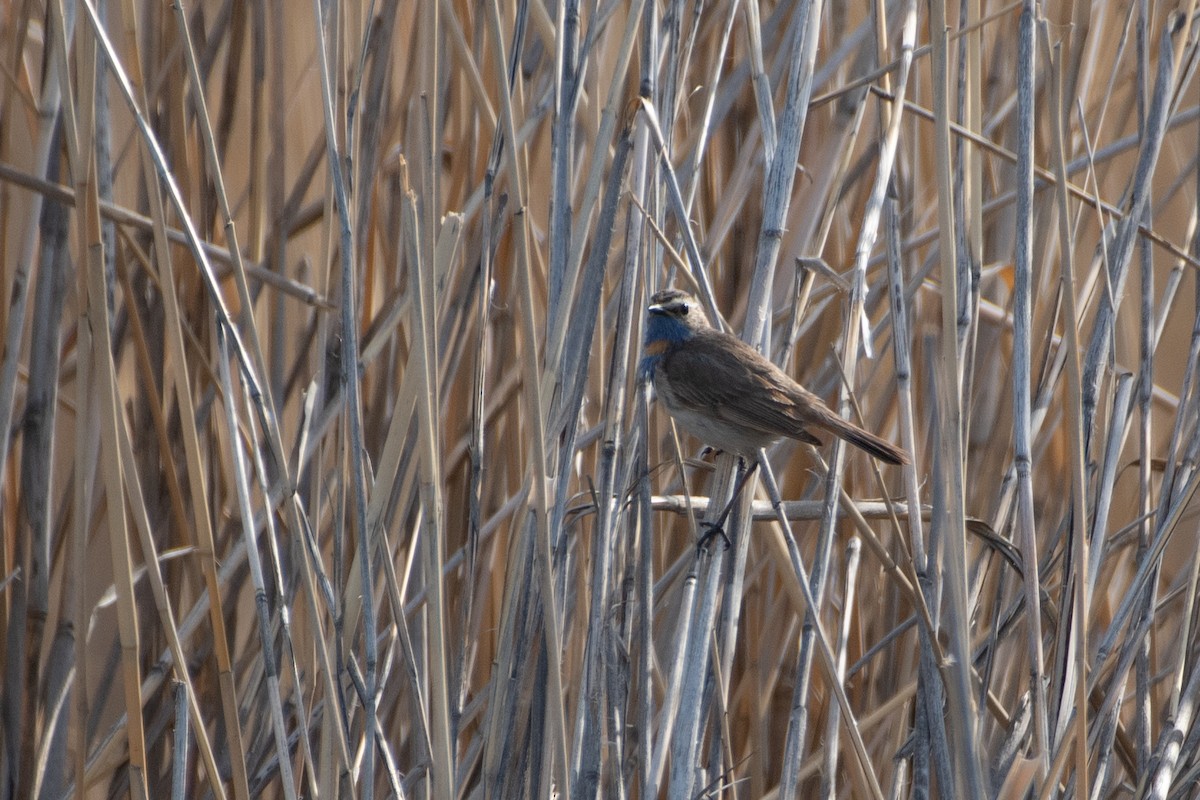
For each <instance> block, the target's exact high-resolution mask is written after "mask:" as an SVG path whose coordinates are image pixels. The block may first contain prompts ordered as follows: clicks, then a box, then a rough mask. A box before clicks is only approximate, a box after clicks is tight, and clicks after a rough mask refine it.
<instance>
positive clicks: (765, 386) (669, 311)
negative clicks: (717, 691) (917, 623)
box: [638, 289, 911, 546]
mask: <svg viewBox="0 0 1200 800" xmlns="http://www.w3.org/2000/svg"><path fill="white" fill-rule="evenodd" d="M638 370H639V374H640V375H641V377H642V378H643V379H647V380H651V381H653V384H654V391H655V394H656V395H657V397H658V400H659V402H660V403H661V404H662V405H663V406H664V407H665V408H666V410H667V413H668V414H670V415H671V416H672V417H673V418H674V419H675V421H676V422H678V423H679V424H680V425H682V426H683V428H684V429H685V430H687V431H688V432H690V433H691V434H693V435H694V436H696V438H698V439H700V440H701V441H703V442H705V443H706V444H708V445H711V446H713V447H715V448H717V449H718V450H721V451H724V452H727V453H734V454H736V455H737V456H739V465H738V467H739V470H738V471H739V476H738V480H737V482H736V484H735V489H734V498H736V497H737V495H738V492H739V491H740V490H741V487H742V485H743V484H744V483H745V481H746V480H747V479H748V478H749V477H750V474H751V473H752V472H753V471H754V469H755V468H756V467H757V466H758V451H759V449H760V448H763V447H767V446H768V445H772V444H774V443H775V442H778V441H780V440H781V439H784V438H788V439H795V440H797V441H801V442H807V443H809V444H813V445H820V444H821V440H820V439H819V438H818V437H817V436H816V434H815V433H814V431H822V432H827V433H831V434H833V435H834V436H837V437H838V438H840V439H844V440H845V441H847V442H849V443H850V444H852V445H855V446H856V447H859V448H861V449H862V450H864V451H866V452H867V453H869V454H870V455H872V456H874V457H875V458H877V459H879V460H880V461H884V462H887V463H888V464H897V465H900V464H908V463H910V461H911V459H910V458H909V455H908V453H907V451H905V450H904V449H903V448H901V447H897V446H896V445H894V444H892V443H891V442H889V441H887V440H886V439H883V438H881V437H879V436H876V435H875V434H873V433H871V432H869V431H866V430H863V429H862V428H860V427H858V426H857V425H855V424H854V423H852V422H849V421H847V420H845V419H842V418H841V417H840V416H839V415H837V414H835V413H834V412H833V411H831V410H830V409H829V407H828V406H826V405H825V403H824V402H822V401H821V398H819V397H817V396H816V395H815V394H813V393H812V392H810V391H808V390H807V389H805V388H804V387H803V386H801V385H800V384H799V383H797V382H796V381H794V380H793V379H792V378H791V376H789V375H788V374H787V373H786V372H784V371H783V370H781V369H780V368H779V367H777V366H776V365H775V364H774V363H773V362H771V361H770V359H768V358H766V357H765V356H764V355H762V354H761V353H759V352H758V351H757V350H755V349H754V348H753V347H751V346H750V345H748V344H746V343H745V342H743V341H742V340H741V339H739V338H738V337H736V336H733V335H732V334H729V333H725V332H724V331H721V330H717V329H716V328H714V327H713V326H712V325H711V324H710V323H709V321H708V317H707V316H706V314H705V312H704V309H703V308H702V307H701V306H700V304H699V303H698V302H696V299H695V298H694V297H692V296H691V295H690V294H687V293H686V292H682V291H679V290H677V289H667V290H664V291H660V292H657V293H655V294H654V295H653V296H651V298H650V305H649V307H648V308H647V320H646V335H645V340H644V342H643V356H642V360H641V362H640V364H639V368H638ZM745 462H749V463H750V464H751V467H750V469H749V470H746V469H745V468H744V467H745ZM732 505H733V501H732V500H731V501H730V503H729V505H728V506H727V507H726V509H725V511H724V512H723V513H722V514H721V516H720V518H719V519H718V521H717V523H716V524H715V525H710V526H708V527H710V528H714V529H715V530H710V532H709V534H707V535H706V536H705V537H704V539H702V540H701V543H702V546H703V542H704V541H706V540H707V539H709V538H711V536H712V535H714V534H715V533H717V532H719V533H721V535H722V537H725V534H724V531H723V530H722V529H721V526H723V525H724V522H725V518H726V516H727V515H728V513H729V510H730V508H732ZM725 539H726V543H728V537H725Z"/></svg>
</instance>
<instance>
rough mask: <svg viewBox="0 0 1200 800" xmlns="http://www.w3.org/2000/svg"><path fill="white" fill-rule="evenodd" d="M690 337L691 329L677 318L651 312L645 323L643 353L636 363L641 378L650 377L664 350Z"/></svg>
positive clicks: (664, 353)
mask: <svg viewBox="0 0 1200 800" xmlns="http://www.w3.org/2000/svg"><path fill="white" fill-rule="evenodd" d="M690 338H692V331H691V330H689V329H688V327H687V326H686V325H684V324H683V323H682V322H680V321H679V320H677V319H675V318H674V317H668V316H666V315H665V314H651V315H650V319H649V321H648V323H647V325H646V339H645V343H644V345H643V352H644V353H645V355H644V356H643V358H642V361H641V363H640V364H639V365H638V376H639V377H640V378H642V379H646V378H649V377H651V376H652V375H653V373H654V368H655V367H656V366H658V362H659V360H660V359H661V358H662V357H663V356H664V355H666V352H667V351H668V350H670V349H671V348H672V347H673V346H675V345H677V344H680V343H681V342H685V341H687V340H688V339H690Z"/></svg>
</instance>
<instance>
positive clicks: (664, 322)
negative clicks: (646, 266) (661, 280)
mask: <svg viewBox="0 0 1200 800" xmlns="http://www.w3.org/2000/svg"><path fill="white" fill-rule="evenodd" d="M646 310H647V312H649V318H648V320H647V323H646V343H647V344H650V343H652V342H654V341H659V340H664V339H665V340H666V341H668V342H672V343H674V342H680V341H683V340H685V339H688V338H690V337H691V336H692V334H693V333H695V332H696V331H698V330H704V329H706V328H709V327H712V326H711V325H709V324H708V317H706V316H705V314H704V309H703V308H702V307H701V305H700V304H699V303H698V302H696V298H694V297H692V296H691V295H690V294H688V293H687V292H681V291H679V290H678V289H666V290H664V291H661V292H655V294H654V295H653V296H652V297H651V298H650V306H649V307H648V308H647V309H646Z"/></svg>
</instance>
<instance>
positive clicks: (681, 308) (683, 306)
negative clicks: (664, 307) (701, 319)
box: [679, 303, 688, 317]
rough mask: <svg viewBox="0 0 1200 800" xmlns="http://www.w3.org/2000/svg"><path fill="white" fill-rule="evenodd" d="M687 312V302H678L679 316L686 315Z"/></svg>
mask: <svg viewBox="0 0 1200 800" xmlns="http://www.w3.org/2000/svg"><path fill="white" fill-rule="evenodd" d="M687 313H688V304H687V303H680V304H679V316H681V317H686V316H687Z"/></svg>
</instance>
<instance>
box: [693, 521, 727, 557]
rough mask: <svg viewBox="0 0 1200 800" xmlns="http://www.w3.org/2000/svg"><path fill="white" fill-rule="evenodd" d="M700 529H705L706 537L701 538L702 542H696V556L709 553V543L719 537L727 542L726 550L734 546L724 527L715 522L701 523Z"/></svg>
mask: <svg viewBox="0 0 1200 800" xmlns="http://www.w3.org/2000/svg"><path fill="white" fill-rule="evenodd" d="M700 527H701V528H703V529H704V535H702V536H701V537H700V541H698V542H696V555H700V554H701V553H706V552H708V544H709V542H711V541H712V540H713V539H715V538H717V537H718V536H720V537H721V538H722V539H724V540H725V549H726V550H728V549H729V547H730V545H732V544H733V542H731V541H729V536H728V535H727V534H726V533H725V528H724V527H723V526H721V525H718V524H717V523H715V522H701V523H700Z"/></svg>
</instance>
